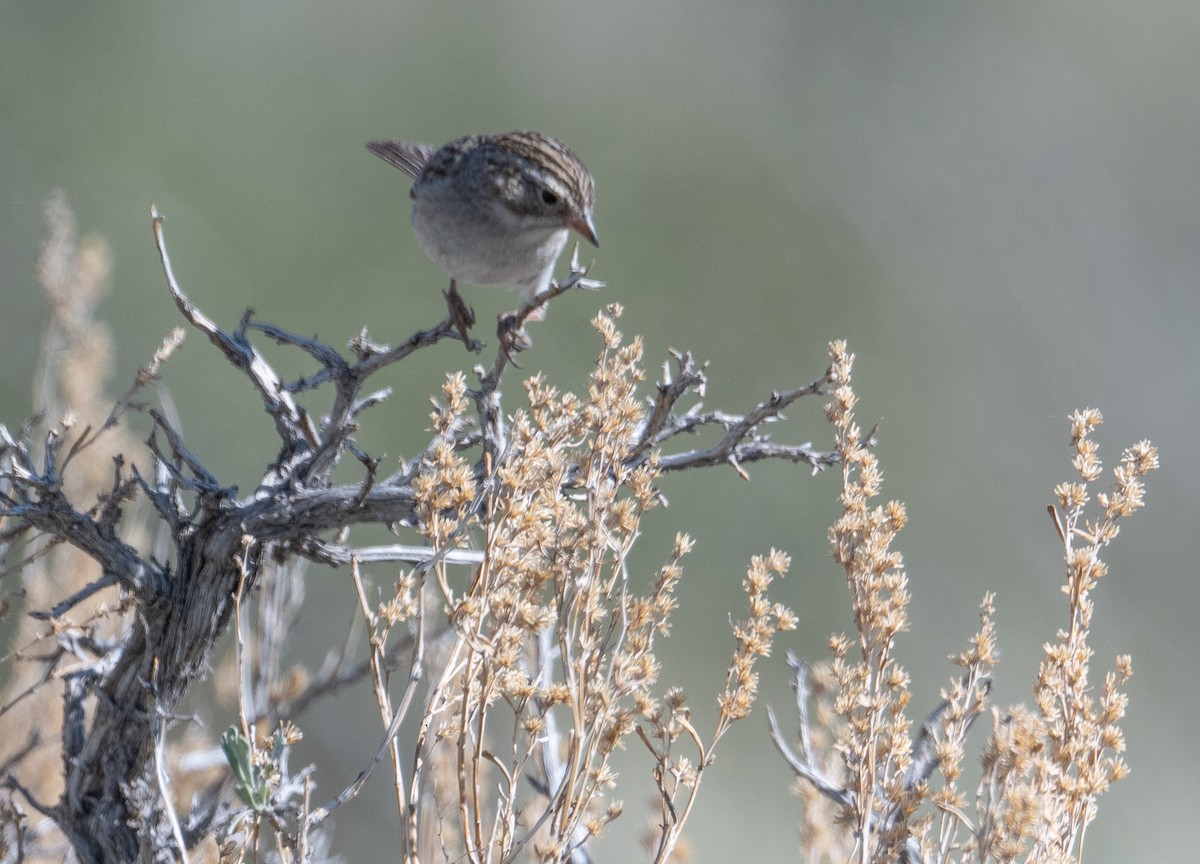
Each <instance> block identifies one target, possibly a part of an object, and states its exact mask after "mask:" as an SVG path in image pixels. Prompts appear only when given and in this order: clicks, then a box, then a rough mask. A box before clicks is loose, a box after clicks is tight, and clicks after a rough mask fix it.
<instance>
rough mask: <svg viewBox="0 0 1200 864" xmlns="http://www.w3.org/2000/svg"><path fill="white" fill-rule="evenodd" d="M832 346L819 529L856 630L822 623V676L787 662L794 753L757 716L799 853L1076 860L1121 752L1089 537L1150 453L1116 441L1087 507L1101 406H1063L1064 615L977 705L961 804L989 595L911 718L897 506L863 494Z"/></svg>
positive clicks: (1123, 508) (1117, 698) (862, 468)
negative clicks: (969, 778) (787, 792)
mask: <svg viewBox="0 0 1200 864" xmlns="http://www.w3.org/2000/svg"><path fill="white" fill-rule="evenodd" d="M830 356H831V359H832V367H831V379H832V387H831V395H832V400H831V402H830V403H829V405H828V406H827V414H828V416H829V418H830V420H831V422H832V423H833V424H834V427H835V430H836V443H837V450H838V452H839V453H840V455H841V458H842V465H843V489H842V498H841V500H842V507H843V512H842V515H841V516H840V517H839V519H838V520H837V521H836V522H835V523H834V525H833V526H832V528H831V529H830V541H831V544H832V547H833V558H834V560H835V561H837V562H838V563H839V564H841V565H842V566H843V567H844V568H845V572H846V579H847V585H848V587H849V591H850V603H851V609H852V611H853V616H854V624H855V635H854V636H853V637H848V636H845V635H835V636H834V637H833V638H832V639H831V642H830V646H831V649H832V653H833V658H832V661H831V663H830V664H829V665H828V667H827V671H825V672H823V673H822V674H823V675H827V676H828V679H829V680H824V679H821V680H822V684H820V685H818V686H816V687H812V688H810V686H809V684H808V668H807V666H805V665H804V664H800V663H799V662H798V661H793V665H794V667H795V668H796V669H797V675H796V689H797V700H798V706H799V708H800V713H801V745H802V752H801V754H799V755H798V754H796V753H794V752H792V750H791V748H790V747H789V746H788V745H787V744H786V743H785V742H784V741H783V740H782V736H781V733H780V732H779V729H778V725H777V723H776V722H775V719H774V716H773V715H772V734H773V736H774V737H775V739H776V745H777V746H778V747H779V749H780V751H781V752H782V753H783V755H784V756H785V758H786V759H787V760H788V761H789V763H790V764H791V766H792V768H793V770H795V772H796V774H797V776H798V777H799V778H800V787H801V797H802V799H803V800H804V802H805V814H804V836H805V841H806V852H807V853H808V855H809V859H808V860H816V861H826V860H827V861H838V860H847V859H849V858H854V859H857V860H859V861H861V862H863V864H867V862H888V861H904V862H917V861H919V862H948V861H957V862H964V864H965V862H972V864H974V862H987V861H997V862H1012V861H1027V862H1039V864H1041V862H1053V864H1065V862H1069V861H1080V860H1082V841H1083V835H1084V832H1085V830H1086V828H1087V826H1088V824H1089V823H1090V822H1091V821H1092V820H1093V819H1094V818H1095V816H1096V800H1097V798H1098V797H1099V796H1100V795H1101V794H1103V792H1104V791H1105V790H1106V789H1107V788H1108V786H1109V785H1110V784H1111V783H1112V782H1113V781H1115V780H1119V779H1121V777H1123V776H1124V775H1125V774H1126V773H1127V772H1128V768H1127V766H1126V765H1125V763H1124V762H1123V761H1122V760H1121V758H1120V753H1121V752H1122V751H1123V750H1124V747H1125V742H1124V735H1123V733H1122V731H1121V728H1120V725H1119V723H1120V720H1121V719H1122V717H1123V716H1124V713H1125V707H1126V696H1125V694H1124V693H1123V691H1122V690H1121V687H1122V686H1123V685H1124V683H1125V681H1126V680H1127V679H1128V677H1129V675H1130V673H1131V666H1130V660H1129V658H1128V657H1126V656H1122V657H1118V658H1117V663H1116V667H1117V668H1116V671H1115V672H1110V673H1108V674H1107V675H1106V677H1105V680H1104V683H1103V685H1102V686H1101V688H1100V693H1099V696H1098V697H1097V695H1096V694H1095V692H1094V690H1093V689H1092V687H1091V686H1090V685H1089V682H1088V670H1089V665H1090V661H1091V657H1092V650H1091V648H1090V647H1089V646H1088V642H1087V638H1088V634H1089V629H1090V625H1091V619H1092V611H1093V601H1092V599H1091V592H1092V591H1093V589H1095V587H1096V585H1097V584H1098V582H1099V580H1100V579H1101V578H1102V577H1103V576H1104V575H1105V572H1106V566H1105V564H1104V562H1103V561H1102V560H1101V559H1100V557H1099V556H1100V552H1101V550H1102V549H1103V547H1104V546H1106V545H1107V544H1108V543H1110V542H1111V541H1112V540H1113V539H1114V538H1115V537H1116V536H1117V532H1118V527H1119V525H1118V523H1119V520H1121V519H1123V518H1124V517H1126V516H1128V515H1130V514H1132V513H1134V512H1136V511H1137V510H1138V509H1140V507H1141V506H1142V503H1143V496H1144V491H1145V490H1144V485H1143V478H1144V477H1145V475H1146V474H1148V473H1149V472H1150V471H1152V470H1154V469H1155V468H1156V467H1157V466H1158V456H1157V453H1156V451H1155V449H1154V448H1153V447H1152V446H1150V444H1149V443H1148V442H1145V441H1143V442H1140V443H1139V444H1136V445H1134V446H1133V447H1131V448H1129V449H1128V450H1126V451H1125V453H1124V455H1123V456H1122V459H1121V465H1120V466H1119V467H1118V468H1117V469H1116V471H1115V472H1114V476H1115V487H1114V489H1113V491H1112V492H1111V493H1108V494H1099V495H1097V496H1096V502H1097V503H1098V505H1099V508H1100V510H1101V513H1100V515H1099V517H1098V518H1095V519H1089V518H1088V517H1087V515H1086V512H1085V511H1086V509H1087V507H1088V505H1089V503H1090V501H1091V493H1090V492H1089V491H1088V484H1089V483H1092V482H1094V481H1095V480H1097V479H1099V477H1100V475H1101V465H1100V461H1099V459H1098V456H1097V447H1096V444H1095V442H1094V441H1092V440H1091V439H1090V438H1089V437H1088V435H1089V433H1090V432H1091V431H1092V430H1093V429H1094V428H1095V427H1096V426H1098V425H1099V423H1100V415H1099V413H1098V412H1096V411H1091V410H1089V411H1078V412H1076V413H1075V414H1073V415H1072V418H1071V424H1072V425H1071V444H1072V446H1073V447H1074V448H1075V451H1076V454H1075V457H1074V460H1073V465H1074V467H1075V469H1076V470H1077V471H1078V472H1079V475H1080V477H1081V478H1082V482H1072V483H1063V484H1061V485H1060V486H1058V487H1057V488H1056V489H1055V495H1056V497H1057V500H1058V504H1057V508H1053V507H1052V508H1051V511H1052V512H1053V513H1054V515H1055V522H1056V525H1057V528H1058V532H1059V536H1060V537H1061V538H1062V541H1063V544H1064V549H1065V558H1066V563H1067V578H1066V584H1065V586H1064V588H1063V593H1064V594H1065V595H1066V597H1067V608H1068V613H1069V625H1068V627H1067V628H1066V629H1064V630H1062V631H1060V632H1059V633H1058V635H1057V638H1056V641H1054V642H1052V643H1048V644H1047V645H1046V646H1045V659H1044V660H1043V661H1042V664H1041V667H1040V669H1039V671H1038V675H1037V679H1036V681H1035V683H1034V688H1033V689H1034V697H1035V705H1036V708H1035V709H1034V710H1031V709H1029V708H1027V707H1025V706H1020V705H1018V706H1015V707H1012V708H1009V709H1008V710H1006V711H1003V712H1001V711H998V710H997V709H994V708H993V709H992V714H993V726H992V734H991V737H990V738H989V740H988V742H987V744H986V746H985V749H984V752H983V755H982V778H981V782H980V785H979V788H978V791H977V792H976V795H975V799H974V802H973V805H972V802H971V801H969V800H968V798H967V796H966V795H965V794H964V793H963V792H962V790H961V780H962V775H963V767H964V764H963V763H964V758H965V743H966V736H967V732H968V731H969V729H970V727H971V725H972V723H973V721H974V720H975V719H976V718H977V717H978V716H979V715H980V714H981V713H982V712H983V711H984V710H985V708H986V707H987V705H988V698H987V697H988V692H989V689H990V684H991V677H992V674H993V671H994V668H995V665H996V662H997V653H996V630H995V624H994V621H993V616H994V613H995V608H994V597H993V595H991V594H990V593H989V594H987V595H985V597H984V599H983V602H982V604H981V614H980V619H981V624H980V628H979V630H978V632H977V633H976V635H975V636H974V637H973V638H972V640H971V644H970V646H969V647H968V648H967V649H966V650H965V651H963V652H962V653H960V654H959V655H957V656H954V657H951V661H952V662H953V663H954V664H955V665H957V666H959V667H961V668H962V670H963V671H962V673H961V675H959V676H958V677H956V678H955V679H952V681H951V682H950V685H949V687H948V688H947V689H945V690H943V692H942V694H941V695H942V701H941V702H940V703H939V704H938V706H937V707H936V708H935V709H934V710H933V711H932V712H931V713H930V714H929V715H928V717H927V718H926V720H925V721H924V723H923V724H922V726H921V728H920V731H919V732H918V733H917V734H916V735H914V734H913V729H912V723H911V722H910V721H909V719H908V716H907V712H906V709H907V708H908V706H909V701H910V690H909V682H908V675H907V673H906V672H905V671H904V669H903V668H902V667H901V666H900V665H899V664H898V663H897V661H896V659H895V647H896V638H897V636H898V635H899V634H900V633H902V632H903V631H904V630H906V629H907V627H908V619H907V615H906V612H905V607H906V606H907V604H908V601H909V594H908V590H907V589H908V584H907V580H906V577H905V575H904V569H903V560H902V558H901V556H900V554H899V553H898V552H895V551H893V550H892V549H891V545H892V543H893V541H894V540H895V538H896V535H897V532H898V531H899V530H900V528H901V527H902V526H903V524H904V520H905V515H904V508H903V506H902V505H900V504H898V503H896V502H890V503H888V504H887V505H885V506H876V505H873V504H872V500H873V499H874V498H875V497H876V496H877V495H878V494H879V490H880V485H881V475H880V472H879V467H878V462H877V459H876V457H875V456H874V454H873V453H871V452H870V451H869V450H868V449H867V443H868V442H867V440H865V439H866V438H869V437H870V436H865V437H864V435H863V433H862V431H861V429H860V428H859V427H858V425H857V424H856V423H855V422H854V408H855V401H856V397H855V395H854V392H853V390H852V389H851V387H850V372H851V367H852V364H853V355H850V354H848V353H847V352H846V349H845V346H844V344H842V343H833V345H831V349H830ZM810 696H811V697H814V698H815V700H816V704H817V706H818V711H819V712H823V713H821V714H819V715H818V726H819V730H829V733H830V734H831V735H833V736H834V743H833V746H832V751H833V752H834V753H836V754H837V757H838V759H837V760H836V761H834V760H831V759H830V758H829V753H818V752H817V750H816V749H815V748H814V746H813V743H812V742H813V738H814V735H813V731H812V730H811V728H810V724H809V722H808V718H807V710H808V708H807V702H808V699H809V698H810ZM831 804H835V805H837V806H836V808H834V807H831V806H830V805H831ZM972 806H973V809H974V811H975V816H974V818H973V819H972V818H971V817H970V816H968V813H969V811H970V810H971V809H972ZM837 823H840V824H841V825H843V826H845V827H844V828H841V829H839V827H838V824H837Z"/></svg>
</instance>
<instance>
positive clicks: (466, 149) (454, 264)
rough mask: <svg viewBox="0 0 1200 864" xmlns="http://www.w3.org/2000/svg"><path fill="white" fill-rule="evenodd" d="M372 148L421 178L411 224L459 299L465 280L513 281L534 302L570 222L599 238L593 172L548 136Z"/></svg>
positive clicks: (476, 137)
mask: <svg viewBox="0 0 1200 864" xmlns="http://www.w3.org/2000/svg"><path fill="white" fill-rule="evenodd" d="M367 149H368V150H370V151H371V152H372V153H374V154H376V155H377V156H379V157H381V158H382V159H385V160H387V161H388V162H390V163H391V164H393V165H395V166H396V167H397V168H399V169H400V170H401V171H403V172H404V173H405V174H407V175H408V176H409V177H411V178H413V180H414V181H415V182H414V183H413V186H412V192H411V193H410V194H411V197H412V199H413V209H412V225H413V231H414V233H415V234H416V235H417V242H418V243H420V244H421V248H422V249H424V250H425V254H426V255H428V256H429V257H430V258H431V259H432V260H433V262H434V263H435V264H437V265H438V266H439V267H441V268H442V269H443V270H445V271H446V272H447V273H449V274H450V295H448V296H449V297H450V298H451V299H457V293H456V286H455V283H456V282H457V281H458V280H461V281H463V282H472V283H474V284H477V285H514V286H516V287H518V288H520V289H521V293H522V296H523V297H524V299H526V300H528V299H530V298H532V297H534V296H536V295H537V294H540V293H541V292H543V291H545V290H546V288H547V287H548V286H549V285H550V277H551V275H552V274H553V272H554V263H555V262H556V261H557V260H558V256H559V254H560V253H561V252H562V250H563V247H564V246H566V245H567V230H568V229H572V230H574V231H576V232H578V233H579V234H580V235H581V236H582V237H583V238H584V239H586V240H587V241H588V242H590V243H592V244H593V245H596V246H599V245H600V244H599V241H598V240H597V238H596V226H595V225H594V224H593V222H592V203H593V200H594V197H595V195H594V191H593V184H592V175H591V174H589V173H588V170H587V168H585V167H583V163H582V162H580V161H579V158H578V157H577V156H576V155H575V154H574V153H572V152H571V151H570V150H568V149H567V147H566V146H565V145H564V144H563V143H562V142H561V141H559V140H557V139H555V138H551V137H550V136H549V135H542V134H541V133H540V132H504V133H502V134H499V135H467V136H466V137H464V138H458V139H456V140H454V141H451V142H450V143H449V144H446V145H444V146H442V147H440V148H437V149H435V148H433V147H430V146H429V145H427V144H418V143H414V142H411V141H372V142H371V143H369V144H367ZM464 308H465V307H464ZM464 335H465V334H464Z"/></svg>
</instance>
